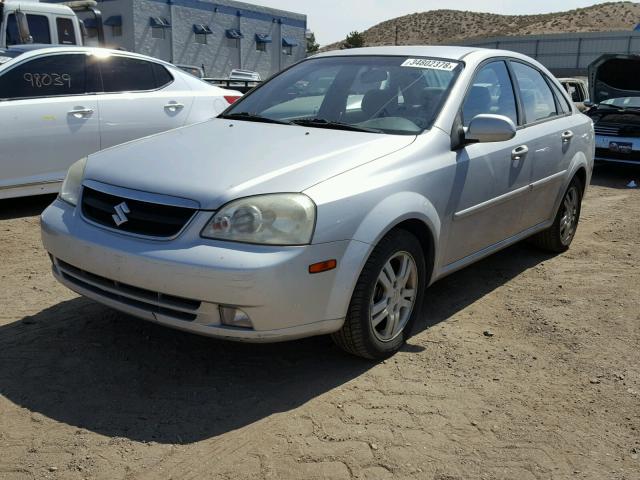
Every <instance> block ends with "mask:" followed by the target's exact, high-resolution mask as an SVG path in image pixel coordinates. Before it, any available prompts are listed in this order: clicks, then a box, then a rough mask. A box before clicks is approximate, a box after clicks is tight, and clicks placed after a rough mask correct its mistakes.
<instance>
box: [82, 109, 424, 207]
mask: <svg viewBox="0 0 640 480" xmlns="http://www.w3.org/2000/svg"><path fill="white" fill-rule="evenodd" d="M415 138H416V137H415V136H413V135H412V136H404V135H383V134H375V133H364V132H350V131H342V130H329V129H319V128H303V127H300V126H290V125H278V124H266V123H256V122H246V121H236V120H223V119H213V120H209V121H207V122H203V123H199V124H195V125H191V126H188V127H183V128H179V129H176V130H172V131H169V132H165V133H161V134H158V135H153V136H150V137H146V138H143V139H141V140H136V141H133V142H129V143H126V144H124V145H120V146H117V147H113V148H110V149H107V150H103V151H102V152H98V153H96V154H94V155H91V156H90V157H89V160H88V162H87V166H86V169H85V179H86V180H95V181H98V182H103V183H107V184H110V185H115V186H119V187H124V188H130V189H134V190H141V191H145V192H151V193H159V194H163V195H170V196H174V197H181V198H186V199H191V200H195V201H196V202H198V203H199V204H200V207H201V208H202V209H207V210H214V209H217V208H219V207H220V206H221V205H223V204H224V203H226V202H228V201H230V200H233V199H235V198H240V197H245V196H249V195H256V194H263V193H273V192H301V191H303V190H305V189H307V188H309V187H311V186H313V185H315V184H317V183H319V182H322V181H323V180H326V179H328V178H330V177H333V176H335V175H338V174H340V173H342V172H345V171H347V170H350V169H352V168H355V167H357V166H359V165H362V164H364V163H367V162H369V161H371V160H375V159H377V158H380V157H383V156H385V155H389V154H390V153H393V152H395V151H397V150H400V149H402V148H404V147H406V146H408V145H410V144H411V143H412V142H413V141H414V140H415Z"/></svg>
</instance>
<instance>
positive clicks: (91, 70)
mask: <svg viewBox="0 0 640 480" xmlns="http://www.w3.org/2000/svg"><path fill="white" fill-rule="evenodd" d="M70 55H83V56H86V57H87V59H86V60H85V71H86V72H87V73H86V75H92V76H93V77H94V78H93V86H98V85H100V83H99V82H100V79H99V78H97V74H98V72H97V71H96V67H95V64H94V63H93V62H90V61H88V59H89V58H90V57H91V56H90V55H88V54H87V53H86V52H79V51H78V52H50V53H45V54H42V55H36V56H33V57H28V58H25V59H23V60H22V61H20V62H18V63H16V64H15V65H12V66H11V68H9V69H7V70H5V71H3V72H2V74H0V76H4V75H7V74H9V73H11V72H12V71H13V70H15V69H16V68H19V67H21V66H23V65H25V64H27V63H29V62H33V61H36V60H41V59H43V58H47V57H54V56H70ZM89 78H90V77H89V76H87V77H86V79H85V88H84V93H70V94H61V95H41V96H28V97H12V98H0V102H15V101H20V100H41V99H45V98H62V97H86V96H88V95H96V92H95V90H96V89H95V88H94V89H91V88H88V87H91V83H90V81H89Z"/></svg>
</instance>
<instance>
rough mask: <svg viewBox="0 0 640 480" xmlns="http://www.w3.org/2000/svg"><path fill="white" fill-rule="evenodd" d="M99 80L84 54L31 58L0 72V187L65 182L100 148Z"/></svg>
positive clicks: (88, 58)
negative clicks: (71, 168) (75, 165)
mask: <svg viewBox="0 0 640 480" xmlns="http://www.w3.org/2000/svg"><path fill="white" fill-rule="evenodd" d="M95 83H96V74H95V71H94V69H93V67H92V65H91V61H90V57H88V56H87V55H85V54H84V53H69V54H56V55H46V56H41V57H36V58H33V59H28V60H25V61H24V62H23V63H20V64H17V65H16V66H15V67H13V68H11V69H9V70H6V71H4V72H3V73H2V74H1V75H0V97H1V98H0V125H1V126H2V129H1V130H0V145H1V147H0V189H3V188H4V189H6V188H8V187H10V186H19V185H20V186H26V185H31V184H41V183H49V182H57V181H61V180H62V179H63V178H64V176H65V173H66V171H67V168H68V167H69V166H70V165H71V164H72V163H73V162H75V161H76V160H78V159H80V158H82V157H84V156H86V155H88V154H90V153H93V152H96V151H97V150H99V148H100V142H99V131H98V115H97V109H98V105H97V101H96V97H95V95H94V94H92V91H95Z"/></svg>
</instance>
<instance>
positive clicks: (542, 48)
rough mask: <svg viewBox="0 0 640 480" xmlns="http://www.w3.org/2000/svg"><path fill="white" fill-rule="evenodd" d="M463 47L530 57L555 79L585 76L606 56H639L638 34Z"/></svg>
mask: <svg viewBox="0 0 640 480" xmlns="http://www.w3.org/2000/svg"><path fill="white" fill-rule="evenodd" d="M462 44H463V45H467V46H473V47H484V48H498V49H502V50H511V51H515V52H519V53H523V54H525V55H529V56H530V57H533V58H535V59H536V60H538V61H539V62H540V63H542V64H543V65H544V66H545V67H547V68H548V69H549V70H551V72H553V73H554V74H555V75H557V76H584V75H586V74H587V67H588V66H589V64H590V63H591V62H593V61H594V60H595V59H596V58H598V57H599V56H600V55H603V54H605V53H639V54H640V31H633V30H630V31H624V32H593V33H566V34H550V35H529V36H524V37H495V38H486V39H479V40H473V41H469V42H463V43H462Z"/></svg>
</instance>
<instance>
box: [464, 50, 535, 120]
mask: <svg viewBox="0 0 640 480" xmlns="http://www.w3.org/2000/svg"><path fill="white" fill-rule="evenodd" d="M509 59H510V57H491V58H488V59H486V60H484V61H482V62H481V63H480V64H479V65H478V66H477V67H476V69H475V70H474V71H473V76H472V77H471V81H470V82H469V85H467V89H466V91H465V93H464V97H463V99H462V102H461V103H460V108H459V109H458V118H459V120H460V125H462V120H463V116H462V110H463V109H464V105H465V103H466V102H467V99H468V98H469V95H470V94H471V89H472V88H473V84H474V82H475V80H476V78H478V74H479V73H480V72H481V71H482V70H483V69H484V67H486V66H487V65H488V64H490V63H496V62H502V63H503V64H504V66H505V67H506V69H507V74H508V76H509V80H510V81H511V91H512V93H513V99H514V101H515V104H516V118H517V119H518V121H517V124H516V127H518V126H520V125H522V122H523V119H524V111H523V110H522V105H521V104H520V100H519V96H518V92H517V84H516V83H515V81H514V74H513V71H512V70H511V66H510V65H509V62H508V60H509Z"/></svg>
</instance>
